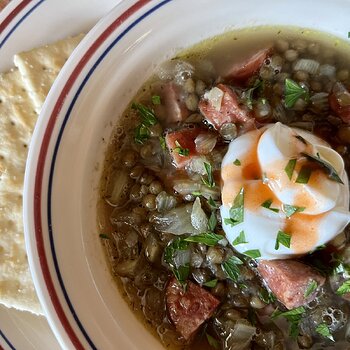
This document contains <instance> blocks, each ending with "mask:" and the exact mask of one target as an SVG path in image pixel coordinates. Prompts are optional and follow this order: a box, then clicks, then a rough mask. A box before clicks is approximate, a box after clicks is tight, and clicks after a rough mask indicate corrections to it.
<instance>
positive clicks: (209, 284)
mask: <svg viewBox="0 0 350 350" xmlns="http://www.w3.org/2000/svg"><path fill="white" fill-rule="evenodd" d="M217 284H218V280H217V279H214V280H210V281H208V282H204V283H203V286H205V287H209V288H214V287H215V286H216V285H217Z"/></svg>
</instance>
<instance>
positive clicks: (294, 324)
mask: <svg viewBox="0 0 350 350" xmlns="http://www.w3.org/2000/svg"><path fill="white" fill-rule="evenodd" d="M304 313H305V309H304V307H302V306H299V307H297V308H295V309H292V310H289V311H286V312H281V311H280V310H278V309H276V310H275V311H274V313H273V314H272V315H271V318H272V319H274V318H277V317H280V316H283V317H284V318H285V319H286V320H287V321H288V322H289V325H290V330H289V335H290V336H291V337H292V338H294V339H295V338H296V337H297V336H298V334H299V325H300V321H301V318H302V317H303V314H304Z"/></svg>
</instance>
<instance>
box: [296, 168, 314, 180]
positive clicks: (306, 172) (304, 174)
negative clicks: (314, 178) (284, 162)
mask: <svg viewBox="0 0 350 350" xmlns="http://www.w3.org/2000/svg"><path fill="white" fill-rule="evenodd" d="M311 171H312V169H311V168H310V167H309V166H308V165H303V166H302V167H301V169H300V171H299V174H298V177H297V179H296V180H295V182H296V183H298V184H307V183H308V182H309V179H310V176H311Z"/></svg>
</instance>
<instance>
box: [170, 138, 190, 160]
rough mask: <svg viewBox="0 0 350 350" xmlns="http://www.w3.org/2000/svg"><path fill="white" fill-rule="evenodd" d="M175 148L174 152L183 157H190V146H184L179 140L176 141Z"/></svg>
mask: <svg viewBox="0 0 350 350" xmlns="http://www.w3.org/2000/svg"><path fill="white" fill-rule="evenodd" d="M175 146H176V147H175V148H174V149H173V151H174V152H176V153H178V154H179V155H180V156H182V157H188V156H189V154H190V150H189V149H188V148H183V147H182V146H181V145H180V143H179V141H177V140H176V141H175Z"/></svg>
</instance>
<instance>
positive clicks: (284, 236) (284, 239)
mask: <svg viewBox="0 0 350 350" xmlns="http://www.w3.org/2000/svg"><path fill="white" fill-rule="evenodd" d="M291 238H292V237H291V235H290V234H288V233H286V232H283V231H278V233H277V238H276V243H275V250H278V249H279V248H280V244H282V245H284V246H285V247H287V248H290V241H291Z"/></svg>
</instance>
